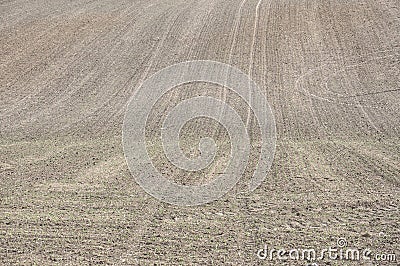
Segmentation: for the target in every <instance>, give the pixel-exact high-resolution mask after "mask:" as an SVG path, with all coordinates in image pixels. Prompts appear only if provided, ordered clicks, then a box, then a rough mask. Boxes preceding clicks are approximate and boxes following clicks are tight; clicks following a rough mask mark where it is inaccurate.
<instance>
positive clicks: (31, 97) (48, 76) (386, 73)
mask: <svg viewBox="0 0 400 266" xmlns="http://www.w3.org/2000/svg"><path fill="white" fill-rule="evenodd" d="M0 21H1V22H0V36H1V38H0V181H1V186H0V264H1V265H32V264H34V265H89V264H112V265H127V264H132V265H148V264H153V263H158V264H166V265H172V264H175V265H189V264H199V265H210V264H212V263H213V264H215V265H222V264H223V263H225V264H227V265H258V264H264V265H274V264H276V265H282V264H284V263H283V262H278V261H272V262H270V261H260V260H259V259H258V258H257V256H256V252H257V250H258V249H260V248H262V247H263V246H264V244H268V245H269V246H271V247H276V248H279V247H282V248H287V249H289V248H316V249H319V250H320V249H323V248H327V247H330V246H334V245H335V243H336V240H337V239H338V238H339V237H344V238H346V239H347V241H348V242H349V245H351V246H354V247H359V248H365V247H369V248H371V249H372V250H373V251H376V252H382V253H385V252H386V253H393V252H397V257H398V258H397V259H398V261H399V260H400V254H399V253H398V252H399V247H400V244H399V239H400V225H399V220H400V207H399V201H400V198H399V194H400V193H399V191H400V190H399V187H400V115H399V109H400V98H399V97H400V94H399V93H400V92H399V88H400V78H399V77H400V2H399V1H397V0H374V1H373V0H363V1H355V0H349V1H341V0H330V1H328V0H324V1H318V0H298V1H297V0H296V1H294V0H232V1H228V0H200V1H193V0H188V1H183V0H170V1H161V0H150V1H144V0H121V1H115V0H104V1H92V0H84V1H77V0H70V1H61V0H53V1H44V0H38V1H33V0H0ZM195 59H202V60H214V61H220V62H224V63H229V64H231V65H233V66H235V67H238V68H239V69H241V70H243V71H244V72H245V73H248V74H249V75H250V76H251V77H252V78H253V79H254V80H255V81H256V82H257V83H258V84H259V85H260V87H261V88H263V92H264V93H265V95H266V96H267V98H268V100H269V102H270V104H271V106H272V109H273V112H274V115H275V118H276V124H277V137H278V140H277V150H276V157H275V161H274V164H273V167H272V169H271V171H270V172H269V173H268V176H267V178H266V181H265V182H264V183H263V185H262V186H261V187H259V188H258V189H257V190H256V191H254V192H253V193H230V194H228V195H227V196H226V197H225V198H223V199H221V200H219V201H217V202H213V203H211V204H208V205H206V206H200V207H193V208H179V207H174V206H170V205H168V204H164V203H161V202H159V201H158V200H156V199H154V198H152V197H151V196H149V195H147V194H146V193H145V192H144V191H143V190H142V189H141V188H140V187H139V186H138V185H137V184H136V183H135V182H134V179H133V177H132V176H131V175H130V173H129V170H128V167H127V165H126V162H125V159H124V154H123V150H122V142H121V138H122V137H121V136H122V132H121V131H122V123H123V118H124V112H125V110H126V106H127V103H128V99H129V98H130V97H131V96H132V95H133V94H134V92H135V90H136V89H137V88H138V86H139V85H140V84H141V83H142V82H143V81H144V80H145V79H146V78H147V77H149V76H150V75H151V74H153V73H155V72H156V71H158V70H160V69H162V68H163V67H166V66H169V65H171V64H174V63H178V62H182V61H187V60H195ZM194 88H196V90H194ZM200 90H202V91H203V92H202V93H203V94H204V95H212V96H215V97H219V98H222V99H226V100H229V99H230V98H231V97H233V96H232V95H230V94H229V93H228V92H227V91H224V90H223V89H221V88H218V87H212V86H208V87H207V86H206V85H204V84H200V85H199V84H197V85H196V84H194V85H192V86H188V87H182V88H180V89H179V88H178V89H177V90H175V91H173V92H172V93H170V94H168V95H166V96H165V97H164V99H163V101H162V102H161V103H160V106H159V111H160V112H159V113H161V114H163V113H165V110H168V108H170V107H171V106H174V104H176V103H177V102H179V101H180V100H182V99H185V98H188V97H190V96H193V94H196V92H197V91H200ZM194 91H196V92H194ZM232 101H233V100H232ZM239 106H240V105H239ZM242 111H243V117H244V118H246V116H247V109H246V108H245V107H243V108H242ZM161 117H162V115H159V116H157V112H156V115H155V118H154V122H155V124H154V126H155V125H156V124H157V122H159V121H160V120H161ZM253 126H254V125H253ZM188 128H189V129H188V133H190V131H192V133H193V132H202V133H209V134H210V133H211V134H212V135H214V137H215V138H216V139H219V140H221V141H223V140H224V139H225V138H226V132H224V131H223V130H220V129H219V127H218V125H217V124H216V123H210V121H207V120H199V121H197V123H194V124H193V125H189V126H188ZM255 129H256V128H255ZM201 130H203V131H201ZM255 132H257V131H255ZM189 135H190V134H189ZM155 136H156V135H155ZM150 137H154V136H152V135H150ZM255 138H257V134H256V133H255ZM189 139H190V138H189ZM187 148H188V150H187V152H191V150H190V147H189V146H188V147H187ZM157 152H158V150H157V149H155V151H154V156H155V158H156V157H157V156H159V153H157ZM256 153H257V151H256ZM221 157H222V158H221V160H220V161H218V163H216V164H215V165H214V166H213V167H214V168H213V171H217V169H219V168H218V167H221V166H222V165H223V164H224V156H223V155H221ZM161 161H162V160H161ZM161 161H160V160H159V162H161ZM161 165H162V164H161V163H160V168H162V170H163V171H166V172H168V171H169V168H168V167H166V168H165V167H164V168H163V167H162V166H161ZM251 168H252V167H250V168H249V169H248V172H247V175H250V172H251ZM170 170H171V169H170ZM171 171H172V172H174V170H173V169H172V170H171ZM175 173H179V172H177V171H175ZM173 176H174V177H173V178H174V179H175V180H177V182H183V183H190V182H202V181H204V180H203V179H200V181H199V180H197V179H195V177H193V176H176V175H173ZM206 177H207V176H206ZM208 177H209V176H208ZM199 178H200V177H199ZM324 263H325V264H321V265H343V263H345V264H346V265H353V264H354V265H360V262H354V263H353V262H348V261H347V262H343V261H325V262H324ZM397 263H398V262H397ZM378 264H379V263H378V262H368V264H366V265H378ZM381 264H382V265H386V263H381ZM387 264H388V265H396V262H393V263H387ZM288 265H289V264H288ZM291 265H306V262H304V261H301V262H292V264H291Z"/></svg>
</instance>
